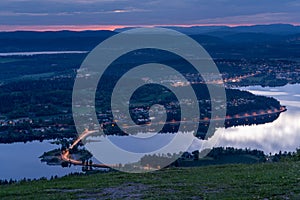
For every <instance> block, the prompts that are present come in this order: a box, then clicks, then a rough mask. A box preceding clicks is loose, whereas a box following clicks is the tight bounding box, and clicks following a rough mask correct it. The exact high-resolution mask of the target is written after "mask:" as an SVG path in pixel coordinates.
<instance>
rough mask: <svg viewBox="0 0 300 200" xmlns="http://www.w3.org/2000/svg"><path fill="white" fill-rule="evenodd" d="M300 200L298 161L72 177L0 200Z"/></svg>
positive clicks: (3, 194) (16, 188) (10, 190)
mask: <svg viewBox="0 0 300 200" xmlns="http://www.w3.org/2000/svg"><path fill="white" fill-rule="evenodd" d="M288 197H289V198H290V199H300V162H291V163H274V164H255V165H220V166H209V167H198V168H183V169H179V168H174V169H166V170H163V171H158V172H155V173H147V174H126V173H120V172H113V173H106V174H94V175H87V176H85V175H83V176H69V177H63V178H59V179H55V180H52V181H46V180H41V181H34V182H30V183H18V184H14V185H9V186H0V199H2V200H4V199H124V198H127V199H141V198H145V199H158V198H160V199H264V198H268V199H287V198H288Z"/></svg>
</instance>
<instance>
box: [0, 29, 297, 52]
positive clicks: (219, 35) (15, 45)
mask: <svg viewBox="0 0 300 200" xmlns="http://www.w3.org/2000/svg"><path fill="white" fill-rule="evenodd" d="M166 28H171V29H174V30H177V31H180V32H182V33H185V34H187V35H189V36H191V37H192V38H193V39H195V40H196V41H198V42H199V43H200V44H201V45H203V46H204V47H205V49H206V50H207V51H208V52H209V53H210V54H211V55H212V56H213V57H215V58H219V57H220V56H221V57H222V58H229V57H230V58H232V57H234V58H241V57H269V58H270V57H272V58H276V57H278V56H283V55H284V56H288V57H298V55H300V46H299V45H300V26H294V25H290V24H271V25H255V26H238V27H228V26H194V27H176V26H169V27H166ZM128 29H131V28H125V29H116V30H115V31H81V32H75V31H57V32H55V31H52V32H51V31H47V32H32V31H16V32H0V52H22V51H78V50H80V51H90V50H92V49H93V48H94V47H96V46H97V45H98V44H99V43H100V42H102V41H103V40H105V39H107V38H109V37H111V36H113V35H115V34H117V33H118V32H122V31H124V30H128ZM257 52H259V53H257Z"/></svg>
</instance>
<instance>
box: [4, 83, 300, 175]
mask: <svg viewBox="0 0 300 200" xmlns="http://www.w3.org/2000/svg"><path fill="white" fill-rule="evenodd" d="M241 89H242V90H247V91H250V92H252V93H254V94H257V95H264V96H271V97H274V98H276V99H278V100H279V101H280V102H281V104H282V105H284V106H287V111H286V112H284V113H281V115H280V117H279V118H278V119H277V120H275V121H274V122H272V123H267V124H262V125H252V126H239V127H232V128H228V129H226V130H225V131H220V132H217V133H216V134H217V138H218V140H217V141H216V146H224V147H226V146H230V147H236V148H251V149H259V150H263V151H264V152H265V153H270V152H272V153H275V152H278V151H280V150H281V151H283V152H284V151H295V149H296V148H298V147H300V142H299V141H300V133H299V131H300V123H299V119H300V93H299V91H300V85H299V84H295V85H286V86H284V87H275V88H270V87H266V88H263V87H260V86H251V87H244V88H241ZM218 134H219V135H218ZM118 140H119V142H120V141H122V140H124V141H125V140H126V139H124V138H123V139H122V137H116V138H115V141H118ZM158 141H159V140H158ZM161 141H163V140H161ZM154 145H157V144H154ZM199 145H200V144H199V143H194V144H192V146H191V147H190V150H195V149H197V148H198V149H199ZM56 148H58V146H57V145H53V144H50V141H44V142H42V143H41V142H37V141H35V142H31V143H26V144H24V143H14V144H0V159H1V165H0V179H10V178H12V179H22V178H24V177H26V178H40V177H47V178H50V177H51V176H55V175H57V176H63V175H66V174H69V173H71V172H80V171H81V167H80V166H77V167H76V166H72V167H71V168H62V167H60V166H48V165H46V164H45V163H41V162H40V159H39V158H38V157H39V156H41V155H42V154H43V153H44V152H46V151H50V150H53V149H56Z"/></svg>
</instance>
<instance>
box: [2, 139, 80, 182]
mask: <svg viewBox="0 0 300 200" xmlns="http://www.w3.org/2000/svg"><path fill="white" fill-rule="evenodd" d="M56 148H58V146H57V145H53V144H51V143H50V141H44V142H38V141H34V142H30V143H26V144H24V143H14V144H0V160H1V165H0V179H11V178H12V179H17V180H19V179H22V178H24V177H26V178H31V179H33V178H40V177H47V178H50V177H51V176H52V175H53V176H55V175H57V176H63V175H66V174H69V173H71V172H76V171H77V172H80V171H81V167H80V166H72V167H71V168H62V167H61V166H48V165H46V164H45V163H41V161H40V159H39V157H40V156H41V155H42V154H43V153H44V152H47V151H50V150H53V149H56Z"/></svg>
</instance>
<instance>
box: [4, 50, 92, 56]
mask: <svg viewBox="0 0 300 200" xmlns="http://www.w3.org/2000/svg"><path fill="white" fill-rule="evenodd" d="M85 53H88V51H36V52H8V53H0V56H2V57H6V56H34V55H52V54H85Z"/></svg>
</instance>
